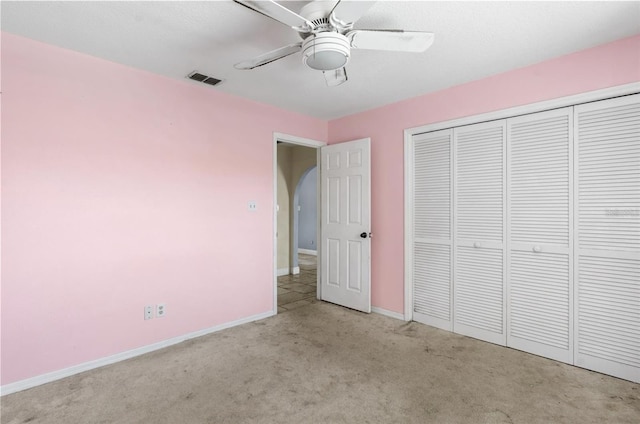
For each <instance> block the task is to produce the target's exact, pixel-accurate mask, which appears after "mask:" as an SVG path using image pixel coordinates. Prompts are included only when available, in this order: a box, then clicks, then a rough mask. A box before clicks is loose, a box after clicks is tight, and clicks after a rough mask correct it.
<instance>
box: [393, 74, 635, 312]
mask: <svg viewBox="0 0 640 424" xmlns="http://www.w3.org/2000/svg"><path fill="white" fill-rule="evenodd" d="M638 92H640V83H638V82H633V83H629V84H624V85H620V86H616V87H609V88H604V89H601V90H594V91H588V92H585V93H580V94H576V95H572V96H567V97H560V98H557V99H552V100H546V101H542V102H537V103H531V104H528V105H523V106H516V107H512V108H509V109H503V110H498V111H495V112H489V113H483V114H479V115H474V116H468V117H464V118H460V119H453V120H449V121H443V122H435V123H432V124H428V125H422V126H419V127H414V128H408V129H406V130H404V319H405V321H411V320H413V256H412V255H411V252H412V251H413V207H414V205H413V198H412V196H413V171H414V169H413V136H414V135H416V134H421V133H425V132H431V131H437V130H442V129H447V128H454V127H460V126H463V125H470V124H477V123H480V122H485V121H492V120H496V119H506V118H511V117H514V116H518V115H525V114H529V113H536V112H542V111H545V110H550V109H557V108H561V107H567V106H574V105H577V104H581V103H588V102H594V101H598V100H604V99H608V98H612V97H618V96H626V95H629V94H635V93H638Z"/></svg>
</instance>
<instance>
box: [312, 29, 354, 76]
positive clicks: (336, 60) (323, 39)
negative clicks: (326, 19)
mask: <svg viewBox="0 0 640 424" xmlns="http://www.w3.org/2000/svg"><path fill="white" fill-rule="evenodd" d="M350 55H351V45H350V43H349V40H348V39H347V37H345V36H344V35H342V34H340V33H337V32H321V33H318V34H315V35H312V36H309V37H307V38H306V39H305V40H304V42H303V43H302V62H303V63H304V64H305V65H307V66H308V67H309V68H311V69H316V70H319V71H332V70H335V69H340V68H342V67H344V66H345V65H346V64H347V62H348V61H349V56H350Z"/></svg>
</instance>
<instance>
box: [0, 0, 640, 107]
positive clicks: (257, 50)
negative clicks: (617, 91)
mask: <svg viewBox="0 0 640 424" xmlns="http://www.w3.org/2000/svg"><path fill="white" fill-rule="evenodd" d="M281 3H282V4H284V5H285V6H287V7H289V8H291V9H293V10H296V11H299V9H300V7H301V6H302V5H304V4H305V3H306V2H281ZM0 5H1V6H0V7H1V8H2V9H1V15H2V30H3V31H7V32H10V33H14V34H18V35H22V36H25V37H28V38H32V39H35V40H39V41H43V42H45V43H49V44H54V45H58V46H61V47H65V48H68V49H72V50H76V51H80V52H83V53H87V54H90V55H93V56H97V57H101V58H104V59H107V60H110V61H113V62H118V63H122V64H125V65H129V66H132V67H135V68H139V69H144V70H147V71H150V72H153V73H156V74H161V75H165V76H168V77H171V78H176V79H182V80H184V78H185V76H186V75H187V74H188V73H189V72H191V71H193V70H198V71H200V72H202V73H205V74H208V75H211V76H214V77H216V78H221V79H224V82H223V83H222V84H220V85H219V86H216V87H210V86H206V85H202V89H203V90H219V91H224V92H228V93H232V94H236V95H238V96H242V97H246V98H250V99H253V100H257V101H260V102H264V103H269V104H273V105H275V106H278V107H281V108H285V109H289V110H294V111H298V112H300V113H303V114H307V115H311V116H315V117H318V118H322V119H333V118H337V117H341V116H345V115H349V114H352V113H356V112H360V111H363V110H367V109H371V108H374V107H378V106H382V105H384V104H388V103H392V102H396V101H399V100H403V99H406V98H410V97H415V96H417V95H421V94H425V93H429V92H433V91H437V90H441V89H444V88H446V87H451V86H454V85H457V84H461V83H465V82H469V81H473V80H477V79H480V78H483V77H486V76H489V75H494V74H497V73H500V72H504V71H507V70H510V69H514V68H519V67H523V66H527V65H530V64H534V63H537V62H541V61H544V60H546V59H550V58H553V57H557V56H561V55H564V54H568V53H572V52H575V51H578V50H582V49H585V48H589V47H593V46H596V45H600V44H604V43H607V42H610V41H613V40H617V39H620V38H623V37H627V36H631V35H634V34H638V33H640V2H639V1H625V2H614V1H603V2H598V1H586V2H585V1H578V2H538V1H536V2H519V1H511V2H480V1H477V2H436V1H411V2H404V1H379V2H378V3H376V4H375V5H374V6H373V7H372V8H371V9H370V10H369V12H368V13H367V14H366V15H365V16H364V17H362V18H361V19H360V20H359V21H358V22H357V24H356V28H366V29H373V28H376V29H377V28H386V29H407V30H421V31H431V32H434V33H435V34H436V38H435V43H434V44H433V46H432V47H431V48H430V49H429V50H427V51H426V52H424V53H420V54H415V53H394V52H378V51H370V50H354V51H353V52H352V57H351V60H350V62H349V65H348V66H347V70H348V75H349V81H348V82H347V83H345V84H343V85H340V86H338V87H327V86H326V84H325V82H324V78H323V76H322V74H321V73H319V72H318V71H313V70H311V69H308V68H306V67H305V66H304V65H303V64H302V62H301V57H300V54H295V55H293V56H289V57H287V58H285V59H282V60H279V61H277V62H273V63H271V64H268V65H265V66H263V67H260V68H257V69H254V70H251V71H240V70H236V69H235V68H234V67H233V64H234V63H236V62H239V61H241V60H244V59H248V58H251V57H253V56H256V55H258V54H261V53H264V52H266V51H269V50H272V49H275V48H277V47H280V46H283V45H285V44H290V43H295V42H297V41H299V40H300V38H299V36H298V35H297V33H296V32H294V31H293V30H291V29H289V28H287V27H286V26H284V25H282V24H280V23H278V22H275V21H273V20H271V19H269V18H266V17H264V16H262V15H259V14H257V13H255V12H252V11H251V10H249V9H247V8H245V7H242V6H241V5H239V4H236V3H233V2H231V1H209V2H185V1H173V2H169V1H163V2H149V1H143V2H110V1H109V2H96V1H84V2H10V1H2V2H1V3H0ZM187 83H192V84H197V83H195V82H191V81H188V80H187Z"/></svg>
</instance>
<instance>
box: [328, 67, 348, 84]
mask: <svg viewBox="0 0 640 424" xmlns="http://www.w3.org/2000/svg"><path fill="white" fill-rule="evenodd" d="M322 73H323V74H324V79H325V81H327V85H328V86H329V87H335V86H336V85H340V84H342V83H343V82H347V79H348V78H347V68H339V69H335V70H333V71H324V72H322Z"/></svg>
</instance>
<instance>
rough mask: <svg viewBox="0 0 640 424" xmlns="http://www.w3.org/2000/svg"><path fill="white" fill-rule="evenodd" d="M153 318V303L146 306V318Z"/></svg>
mask: <svg viewBox="0 0 640 424" xmlns="http://www.w3.org/2000/svg"><path fill="white" fill-rule="evenodd" d="M151 318H153V305H147V306H145V307H144V319H151Z"/></svg>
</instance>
